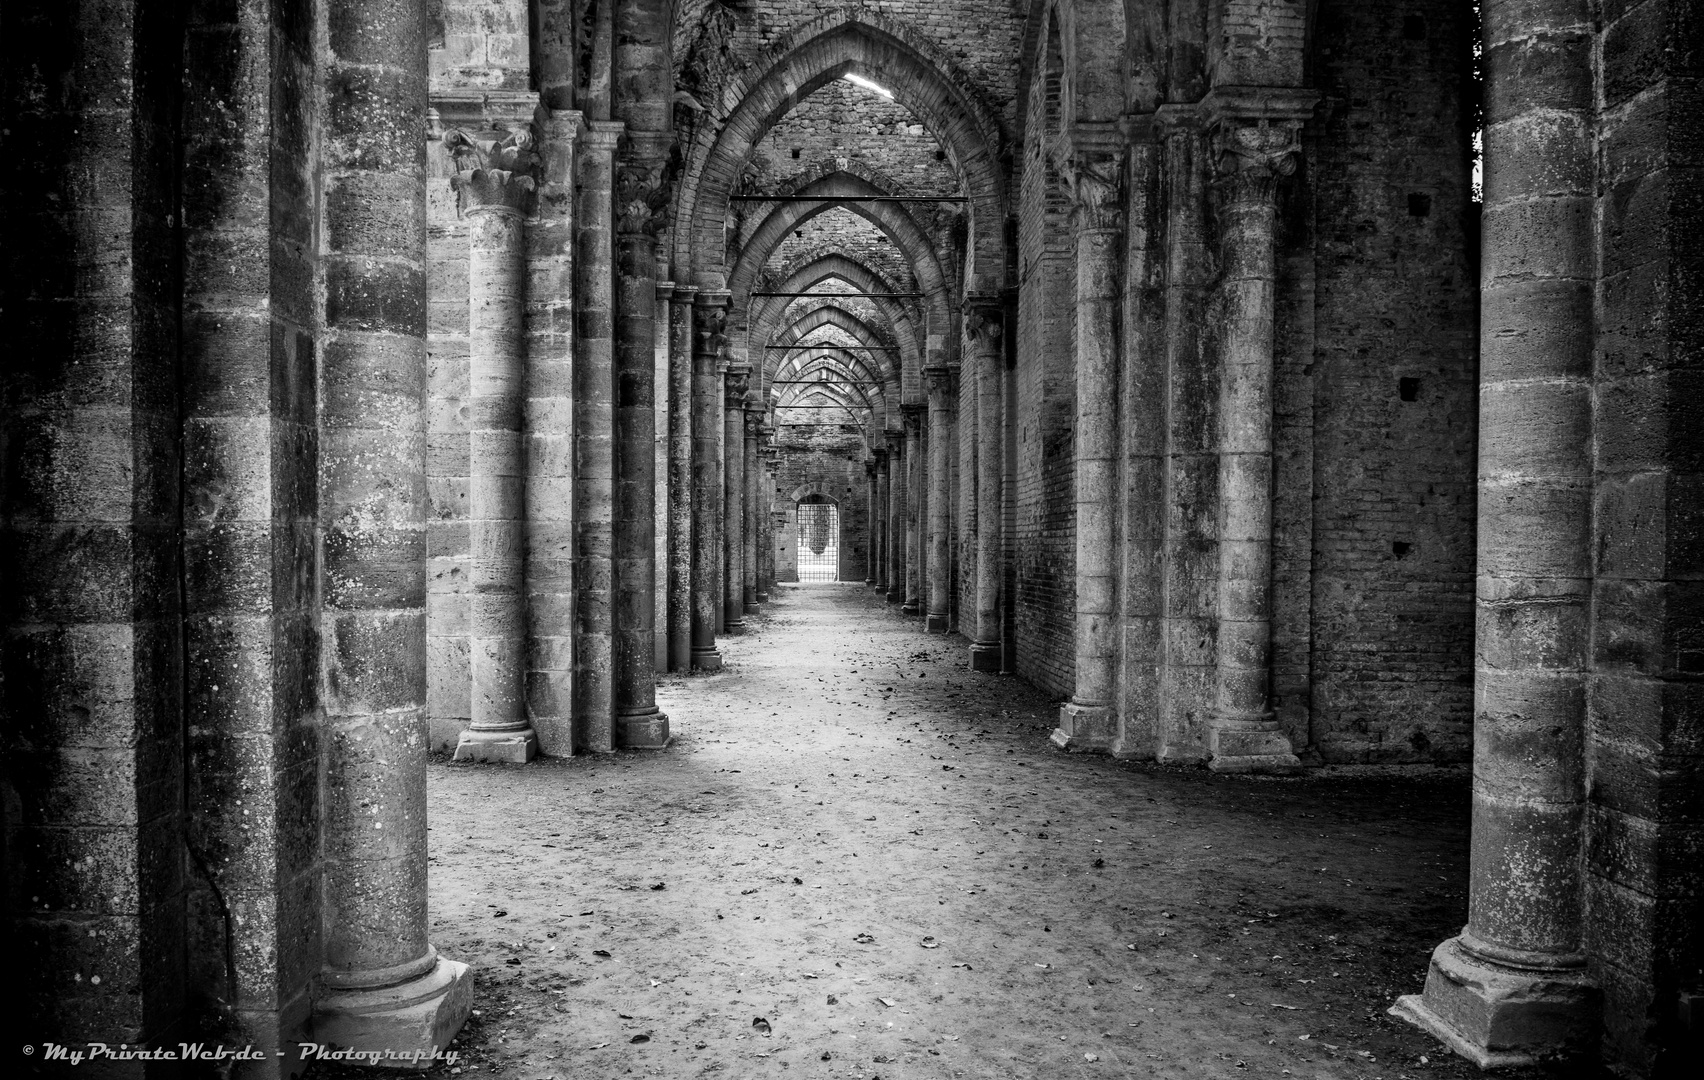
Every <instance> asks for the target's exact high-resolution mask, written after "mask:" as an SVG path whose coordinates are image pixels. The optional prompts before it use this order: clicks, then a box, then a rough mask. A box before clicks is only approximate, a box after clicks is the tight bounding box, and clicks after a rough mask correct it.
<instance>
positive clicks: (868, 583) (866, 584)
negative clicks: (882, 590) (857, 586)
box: [864, 578, 876, 589]
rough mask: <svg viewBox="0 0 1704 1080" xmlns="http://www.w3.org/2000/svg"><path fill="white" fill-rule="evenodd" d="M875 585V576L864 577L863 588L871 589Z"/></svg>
mask: <svg viewBox="0 0 1704 1080" xmlns="http://www.w3.org/2000/svg"><path fill="white" fill-rule="evenodd" d="M875 587H876V579H875V578H865V579H864V588H866V589H873V588H875Z"/></svg>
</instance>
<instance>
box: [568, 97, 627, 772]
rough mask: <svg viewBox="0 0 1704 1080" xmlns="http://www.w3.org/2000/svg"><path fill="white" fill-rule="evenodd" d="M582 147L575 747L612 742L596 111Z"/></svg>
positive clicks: (608, 288) (608, 414) (611, 428)
mask: <svg viewBox="0 0 1704 1080" xmlns="http://www.w3.org/2000/svg"><path fill="white" fill-rule="evenodd" d="M588 126H589V129H590V130H588V131H587V132H586V135H585V138H584V142H583V143H582V146H581V153H580V191H579V196H580V199H579V214H578V217H579V237H578V240H579V258H578V260H577V261H576V264H575V279H576V286H577V287H576V289H575V292H576V293H578V295H579V298H580V307H579V310H578V311H576V312H575V318H574V327H575V339H576V340H575V344H576V346H577V349H576V355H575V358H574V496H575V497H574V556H575V558H574V562H575V574H574V586H575V604H574V607H575V611H574V727H575V739H574V742H575V744H576V746H578V747H580V748H583V749H586V750H591V751H593V752H597V753H608V752H609V751H612V750H614V749H615V669H614V665H615V610H614V601H615V567H614V563H613V558H614V551H615V546H614V544H615V341H614V332H615V328H614V319H615V295H614V290H615V267H614V251H613V249H612V245H613V241H614V238H613V236H612V233H613V231H614V222H613V220H612V219H613V216H614V215H613V206H614V203H613V196H614V183H615V148H616V144H617V143H618V142H620V141H621V133H622V130H623V125H622V124H621V123H620V122H618V121H610V120H594V121H592V122H591V123H590V124H589V125H588Z"/></svg>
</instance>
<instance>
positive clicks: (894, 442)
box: [887, 431, 905, 465]
mask: <svg viewBox="0 0 1704 1080" xmlns="http://www.w3.org/2000/svg"><path fill="white" fill-rule="evenodd" d="M887 444H888V445H887V456H888V462H889V464H891V465H897V464H899V460H900V459H901V458H903V457H904V456H905V432H903V431H890V432H888V433H887Z"/></svg>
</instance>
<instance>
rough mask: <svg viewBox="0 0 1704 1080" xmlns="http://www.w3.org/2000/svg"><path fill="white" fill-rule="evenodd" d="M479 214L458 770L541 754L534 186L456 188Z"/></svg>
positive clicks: (464, 180)
mask: <svg viewBox="0 0 1704 1080" xmlns="http://www.w3.org/2000/svg"><path fill="white" fill-rule="evenodd" d="M456 180H457V186H458V188H459V189H460V191H461V193H462V198H463V200H464V201H465V202H467V203H470V204H472V205H471V206H470V207H469V209H468V211H467V216H468V218H469V230H468V231H469V253H468V545H469V555H470V560H469V562H470V576H471V580H470V582H469V588H470V590H471V595H470V602H469V607H468V647H469V648H468V652H469V666H470V669H471V687H472V701H471V706H472V711H471V718H472V723H471V724H470V725H469V727H468V729H467V730H466V731H464V732H463V733H462V736H461V739H460V741H459V742H458V744H457V746H456V755H455V756H456V758H457V760H476V761H514V762H525V761H529V760H531V759H532V757H533V756H534V755H535V754H536V753H537V752H538V737H537V736H536V735H535V734H534V732H533V729H532V726H531V724H530V723H529V722H528V720H527V715H526V700H525V665H526V648H527V645H526V638H525V622H524V618H525V601H524V597H523V591H522V590H523V588H524V585H525V581H524V578H523V574H522V559H521V551H522V541H521V519H522V516H523V514H522V500H521V485H522V483H523V475H522V473H523V470H522V463H521V395H522V391H523V380H524V378H525V369H526V341H525V335H524V333H523V331H524V324H525V318H526V309H525V302H526V301H525V298H526V269H527V267H526V224H525V222H524V220H523V219H522V216H521V215H522V213H523V207H524V206H525V203H526V197H527V193H528V192H529V191H530V190H531V188H532V186H533V181H532V179H531V177H527V176H520V175H516V174H513V173H505V171H504V170H501V169H480V170H476V171H474V172H471V173H465V174H462V175H461V176H458V177H457V178H456Z"/></svg>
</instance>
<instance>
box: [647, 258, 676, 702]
mask: <svg viewBox="0 0 1704 1080" xmlns="http://www.w3.org/2000/svg"><path fill="white" fill-rule="evenodd" d="M658 272H659V273H661V270H659V271H658ZM674 289H675V286H674V282H672V281H659V282H657V310H656V317H655V319H654V320H653V322H652V325H653V326H655V328H656V334H657V336H656V345H655V352H654V353H653V356H652V372H653V374H652V385H653V386H655V388H656V389H655V390H654V391H653V398H654V401H655V404H654V406H653V412H654V413H655V417H656V419H655V420H654V421H653V423H654V425H655V428H656V438H655V439H654V440H652V443H651V453H652V458H653V463H652V471H653V473H654V475H655V476H656V486H655V488H654V489H653V490H654V492H655V495H654V498H653V502H654V504H655V514H654V517H653V522H654V525H653V528H652V532H653V533H654V534H655V536H656V546H655V547H654V548H653V551H654V552H655V561H654V563H653V566H654V568H655V574H656V587H655V588H654V589H653V590H652V598H651V606H652V612H653V614H652V629H653V630H654V633H653V634H652V635H651V637H652V640H653V642H654V647H653V651H652V664H653V665H654V666H655V667H656V670H657V672H658V673H659V674H661V673H662V672H665V671H668V670H669V573H670V570H671V567H670V566H669V529H670V527H671V525H672V524H673V522H672V512H673V509H674V474H673V469H671V468H670V462H669V451H670V443H669V436H670V432H669V414H670V412H671V410H672V409H673V407H674V385H673V383H674V380H673V378H672V377H671V371H670V366H669V365H670V357H671V355H672V353H673V329H674Z"/></svg>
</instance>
